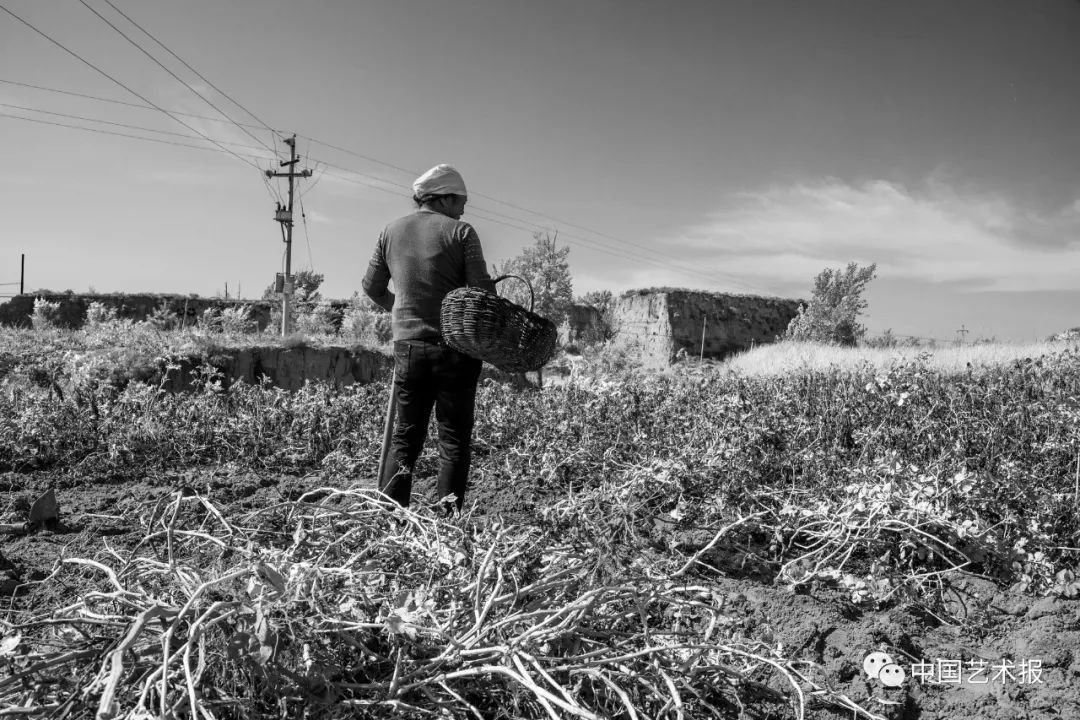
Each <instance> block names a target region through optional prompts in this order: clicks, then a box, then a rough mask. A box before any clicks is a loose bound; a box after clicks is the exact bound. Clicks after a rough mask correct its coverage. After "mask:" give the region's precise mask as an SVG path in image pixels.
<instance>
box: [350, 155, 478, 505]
mask: <svg viewBox="0 0 1080 720" xmlns="http://www.w3.org/2000/svg"><path fill="white" fill-rule="evenodd" d="M467 198H468V194H467V193H466V191H465V181H464V180H463V179H462V177H461V174H460V173H458V171H457V170H455V169H454V168H452V167H451V166H449V165H436V166H435V167H433V168H431V169H430V170H428V171H427V172H426V173H424V174H423V175H421V176H420V177H419V178H417V179H416V182H414V183H413V202H414V203H416V207H417V210H416V212H414V213H412V214H411V215H406V216H405V217H402V218H399V219H397V220H395V221H393V222H392V223H390V224H389V225H387V226H386V228H385V229H384V230H383V231H382V233H381V234H380V235H379V242H378V244H377V245H376V246H375V253H374V254H373V255H372V257H371V262H370V263H369V264H368V269H367V274H366V275H365V276H364V292H365V293H367V295H368V297H370V298H371V299H372V300H373V301H374V302H375V303H376V304H378V305H379V306H380V307H382V308H384V309H385V310H389V311H391V312H392V313H393V315H392V323H393V332H394V373H395V378H396V379H395V382H394V388H393V393H394V396H395V401H396V402H397V425H396V426H395V427H394V432H393V440H392V442H391V445H390V453H389V456H388V457H387V461H386V467H385V469H384V471H383V476H382V477H381V478H379V489H380V490H382V491H383V492H384V493H386V494H387V495H388V496H390V497H391V498H393V499H394V500H395V501H397V502H398V503H399V504H401V505H403V506H408V505H409V498H410V496H411V495H412V475H413V466H414V464H415V463H416V459H417V457H419V455H420V451H421V450H422V449H423V446H424V440H425V437H426V435H427V426H428V421H429V419H430V417H431V409H432V407H434V408H435V419H436V421H437V423H438V432H439V458H440V464H439V477H438V486H437V489H438V498H439V499H440V500H441V499H444V498H447V496H450V495H452V496H454V498H455V504H456V507H457V509H458V510H459V511H460V510H461V507H462V504H463V503H464V499H465V485H466V481H467V478H468V474H469V460H470V457H471V449H470V443H471V440H472V428H473V407H474V404H475V399H476V385H477V381H478V380H479V378H480V366H481V362H480V361H479V360H476V359H473V358H470V357H468V356H467V355H463V354H461V353H459V352H457V351H456V350H454V349H452V348H450V347H449V346H447V345H446V343H445V342H444V341H443V338H442V332H441V331H440V322H439V318H440V312H441V308H442V301H443V298H444V297H446V294H447V293H449V292H450V291H451V290H454V289H456V288H459V287H465V286H475V287H480V288H483V289H485V290H490V291H492V292H494V291H495V283H494V282H492V280H491V276H489V275H488V272H487V266H486V264H485V262H484V253H483V250H482V248H481V247H480V238H479V237H477V235H476V231H475V230H474V229H473V227H472V226H471V225H469V224H468V223H465V222H461V215H462V213H463V212H464V211H465V203H466V200H467ZM391 279H393V281H394V292H390V291H389V289H388V283H389V281H390V280H391ZM453 508H454V506H453V505H451V504H449V503H447V504H445V505H443V510H444V511H446V512H447V514H449V513H452V512H453Z"/></svg>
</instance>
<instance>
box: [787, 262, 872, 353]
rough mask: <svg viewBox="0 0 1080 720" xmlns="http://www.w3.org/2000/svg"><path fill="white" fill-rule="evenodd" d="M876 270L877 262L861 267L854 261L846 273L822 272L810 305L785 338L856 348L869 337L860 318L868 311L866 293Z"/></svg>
mask: <svg viewBox="0 0 1080 720" xmlns="http://www.w3.org/2000/svg"><path fill="white" fill-rule="evenodd" d="M876 270H877V264H876V263H872V264H870V265H868V266H867V267H863V268H860V267H859V266H858V264H856V263H853V262H852V263H848V266H847V268H845V269H843V270H839V269H836V270H834V269H832V268H826V269H825V270H822V271H821V272H820V273H819V274H818V276H817V277H816V278H814V292H813V297H812V298H811V300H810V304H809V305H807V306H800V307H799V314H798V316H797V317H796V318H795V319H794V320H792V321H791V324H789V325H788V327H787V330H786V331H785V333H784V336H783V339H784V340H799V341H810V342H822V343H832V344H837V345H845V346H853V345H855V343H856V341H857V340H858V339H859V338H861V337H863V336H864V335H865V334H866V328H865V327H863V326H862V325H860V324H858V322H857V318H858V316H859V314H860V313H861V312H862V311H863V310H865V309H866V300H865V299H864V298H863V293H864V292H865V290H866V286H867V284H868V283H869V282H870V281H871V280H872V279H873V278H874V272H875V271H876Z"/></svg>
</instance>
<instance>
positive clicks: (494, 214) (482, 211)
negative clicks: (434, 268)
mask: <svg viewBox="0 0 1080 720" xmlns="http://www.w3.org/2000/svg"><path fill="white" fill-rule="evenodd" d="M318 162H322V163H323V164H324V165H326V166H328V167H331V168H334V169H336V170H341V171H344V172H347V173H351V174H354V175H358V176H360V177H366V178H369V179H371V180H375V181H377V182H380V183H383V184H386V185H391V186H394V187H397V188H402V189H405V190H407V191H409V192H410V193H411V192H412V187H411V186H409V185H404V184H402V183H398V182H395V181H393V180H387V179H386V178H381V177H378V176H375V175H370V174H368V173H363V172H359V171H357V170H353V169H351V168H346V167H343V166H340V165H336V164H334V163H330V162H327V161H325V160H318ZM330 175H331V177H337V178H338V179H341V180H345V181H346V182H353V183H355V184H358V185H362V186H365V187H370V188H373V189H375V190H381V191H382V192H387V193H390V194H392V195H399V192H398V191H397V190H390V189H388V188H386V187H382V186H380V185H374V184H371V183H366V182H362V181H359V180H355V179H352V178H348V177H345V176H342V175H339V174H335V173H330ZM469 213H470V215H475V216H476V217H479V218H481V219H483V220H487V221H488V222H494V223H497V224H499V225H503V226H505V227H509V228H512V229H514V230H521V231H524V232H528V233H530V234H531V233H535V232H537V231H540V232H543V231H545V230H547V229H548V228H546V227H545V226H543V225H540V224H538V223H533V222H530V221H529V220H525V219H523V218H520V217H515V216H511V215H508V214H506V213H500V212H499V211H497V210H492V209H490V208H484V207H478V206H475V205H473V206H472V208H471V209H470V210H469ZM499 218H504V219H499ZM515 223H524V224H525V225H524V226H523V225H522V224H515ZM560 236H561V237H566V238H571V239H573V240H577V241H578V243H580V244H582V245H583V246H584V247H585V248H586V249H589V250H593V251H596V252H601V253H605V254H607V255H611V256H613V257H618V258H621V259H630V260H637V261H639V262H643V263H647V264H649V265H652V266H654V267H659V268H662V269H665V270H673V271H675V272H681V273H683V274H686V275H692V276H695V277H698V278H700V279H702V280H705V281H707V282H710V283H713V282H716V281H717V279H718V278H722V279H724V280H725V281H726V282H727V283H729V284H731V285H735V286H737V287H740V288H742V289H744V290H746V291H748V292H751V293H756V294H761V295H768V294H769V293H767V292H764V291H763V290H761V289H760V288H758V287H756V286H753V285H751V284H749V283H746V282H744V281H742V280H739V279H737V278H735V277H734V276H732V275H728V274H726V273H707V272H703V271H701V270H697V269H695V268H690V267H686V266H682V265H679V264H677V263H672V262H671V261H670V260H668V259H667V258H666V257H665V256H663V254H662V253H660V252H658V251H655V250H650V249H648V248H646V250H647V251H648V252H651V253H653V254H654V255H656V256H657V257H653V256H650V255H645V254H643V253H640V252H635V251H631V250H628V249H626V248H622V247H612V246H611V244H610V243H605V242H603V241H600V240H596V239H593V238H588V237H583V236H582V235H578V234H574V233H567V232H560ZM635 247H637V246H636V245H635Z"/></svg>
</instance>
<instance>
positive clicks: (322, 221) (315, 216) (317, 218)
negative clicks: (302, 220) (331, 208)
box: [304, 210, 334, 225]
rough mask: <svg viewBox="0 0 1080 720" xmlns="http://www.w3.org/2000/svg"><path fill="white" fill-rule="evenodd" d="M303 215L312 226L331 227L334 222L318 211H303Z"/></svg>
mask: <svg viewBox="0 0 1080 720" xmlns="http://www.w3.org/2000/svg"><path fill="white" fill-rule="evenodd" d="M304 214H305V215H306V216H307V219H308V222H310V223H311V224H313V225H333V224H334V221H333V220H332V219H331V218H330V216H329V215H327V214H326V213H321V212H319V211H318V210H305V211H304Z"/></svg>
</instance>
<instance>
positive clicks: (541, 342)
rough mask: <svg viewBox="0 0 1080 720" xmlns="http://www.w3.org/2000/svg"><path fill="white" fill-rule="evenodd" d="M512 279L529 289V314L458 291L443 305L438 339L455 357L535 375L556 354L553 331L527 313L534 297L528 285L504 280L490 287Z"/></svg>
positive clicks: (490, 296)
mask: <svg viewBox="0 0 1080 720" xmlns="http://www.w3.org/2000/svg"><path fill="white" fill-rule="evenodd" d="M511 277H512V278H517V279H518V280H521V281H522V282H524V283H525V284H526V285H528V286H529V298H530V299H529V309H528V310H526V309H525V308H523V307H521V306H520V305H516V304H514V303H512V302H510V301H509V300H507V299H506V298H503V297H499V296H498V295H496V294H495V293H491V292H488V291H487V290H481V289H480V288H476V287H463V288H458V289H457V290H453V291H451V292H450V293H448V294H447V296H446V298H445V299H444V300H443V303H442V318H441V326H442V328H441V329H442V335H443V339H444V340H445V341H446V344H447V345H449V346H450V347H452V348H454V349H455V350H457V351H458V352H462V353H465V354H466V355H468V356H469V357H474V358H477V359H479V360H483V361H484V362H487V363H490V364H492V365H494V366H495V367H497V368H499V369H500V370H503V371H505V372H527V371H529V370H538V369H540V368H541V367H543V365H544V363H546V362H547V361H548V360H550V359H551V357H552V355H554V354H555V346H556V343H557V342H558V331H557V330H556V328H555V323H553V322H551V321H550V320H547V319H545V318H542V317H540V316H539V315H537V314H536V313H534V312H533V311H532V307H533V305H534V304H535V302H536V297H535V295H534V294H533V289H532V285H529V281H528V280H526V279H525V278H522V277H518V276H517V275H503V276H501V277H498V278H496V279H495V282H496V283H498V282H502V281H503V280H505V279H507V278H511Z"/></svg>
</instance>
